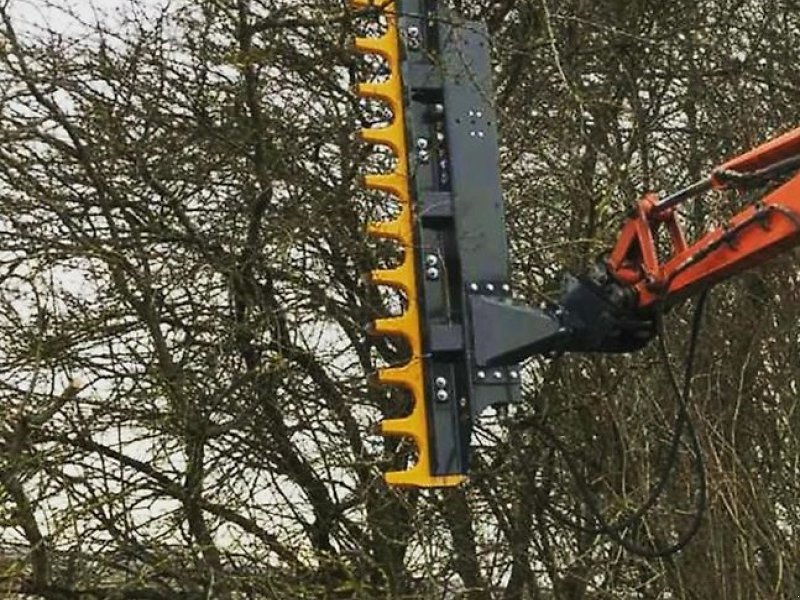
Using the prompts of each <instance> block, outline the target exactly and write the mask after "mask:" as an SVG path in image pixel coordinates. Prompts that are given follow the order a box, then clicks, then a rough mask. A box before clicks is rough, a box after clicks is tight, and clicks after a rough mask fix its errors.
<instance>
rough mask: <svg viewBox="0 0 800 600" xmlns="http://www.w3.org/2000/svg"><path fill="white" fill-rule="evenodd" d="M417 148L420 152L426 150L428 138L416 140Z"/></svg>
mask: <svg viewBox="0 0 800 600" xmlns="http://www.w3.org/2000/svg"><path fill="white" fill-rule="evenodd" d="M417 148H419V149H420V150H425V149H427V148H428V138H424V137H421V138H417Z"/></svg>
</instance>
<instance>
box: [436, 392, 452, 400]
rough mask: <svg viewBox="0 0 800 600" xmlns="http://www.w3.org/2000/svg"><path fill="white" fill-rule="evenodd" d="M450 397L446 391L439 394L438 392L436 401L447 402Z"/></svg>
mask: <svg viewBox="0 0 800 600" xmlns="http://www.w3.org/2000/svg"><path fill="white" fill-rule="evenodd" d="M449 397H450V395H449V394H448V393H447V392H446V391H444V390H439V391H438V392H436V399H437V400H438V401H439V402H447V399H448V398H449Z"/></svg>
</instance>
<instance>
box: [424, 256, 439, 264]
mask: <svg viewBox="0 0 800 600" xmlns="http://www.w3.org/2000/svg"><path fill="white" fill-rule="evenodd" d="M425 264H426V265H428V266H429V267H435V266H436V265H438V264H439V257H438V256H436V255H435V254H428V256H426V257H425Z"/></svg>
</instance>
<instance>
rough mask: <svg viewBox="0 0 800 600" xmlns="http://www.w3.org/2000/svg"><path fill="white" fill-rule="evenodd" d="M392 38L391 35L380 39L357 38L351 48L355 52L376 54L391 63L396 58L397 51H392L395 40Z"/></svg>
mask: <svg viewBox="0 0 800 600" xmlns="http://www.w3.org/2000/svg"><path fill="white" fill-rule="evenodd" d="M393 38H394V36H393V35H386V34H384V35H382V36H380V37H357V38H355V39H354V40H353V47H354V48H355V50H356V51H357V52H360V53H363V54H378V55H380V56H382V57H384V58H385V59H386V60H388V61H390V62H393V61H394V60H395V59H396V58H397V51H396V50H395V49H394V44H395V42H396V40H395V39H393Z"/></svg>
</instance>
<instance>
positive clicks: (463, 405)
mask: <svg viewBox="0 0 800 600" xmlns="http://www.w3.org/2000/svg"><path fill="white" fill-rule="evenodd" d="M458 405H459V406H460V407H461V408H467V399H466V398H459V399H458Z"/></svg>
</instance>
